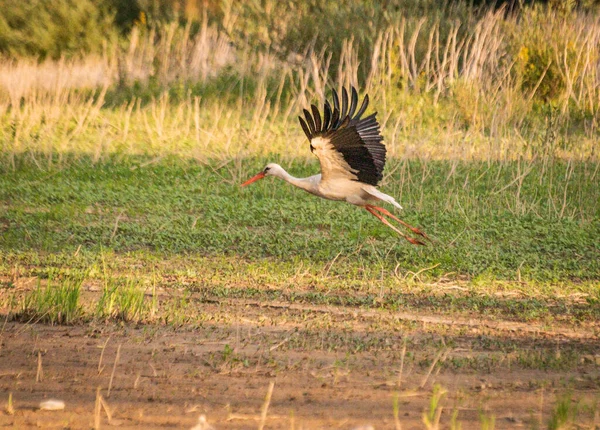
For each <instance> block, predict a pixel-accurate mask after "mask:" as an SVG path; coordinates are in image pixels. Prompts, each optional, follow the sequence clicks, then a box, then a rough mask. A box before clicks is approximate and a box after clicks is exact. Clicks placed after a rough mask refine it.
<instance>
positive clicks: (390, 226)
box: [365, 205, 425, 245]
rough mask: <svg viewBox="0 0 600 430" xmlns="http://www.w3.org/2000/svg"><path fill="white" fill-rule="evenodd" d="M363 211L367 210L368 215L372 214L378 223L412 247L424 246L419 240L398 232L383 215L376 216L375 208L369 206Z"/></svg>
mask: <svg viewBox="0 0 600 430" xmlns="http://www.w3.org/2000/svg"><path fill="white" fill-rule="evenodd" d="M365 209H366V210H368V211H369V212H370V213H372V214H373V215H375V216H376V217H377V218H378V219H379V221H381V222H382V223H384V224H385V225H387V226H388V227H389V228H391V229H392V230H394V231H395V232H396V233H398V234H399V235H400V236H402V237H403V238H404V239H406V240H408V241H409V242H410V243H412V244H413V245H425V244H424V243H423V242H421V241H420V240H417V239H414V238H412V237H410V236H407V235H405V234H404V233H402V232H401V231H400V230H398V229H397V228H396V227H394V226H393V225H392V224H391V223H390V222H389V221H388V220H387V219H385V218H384V217H383V215H380V214H378V213H377V212H376V211H375V206H371V205H367V206H365Z"/></svg>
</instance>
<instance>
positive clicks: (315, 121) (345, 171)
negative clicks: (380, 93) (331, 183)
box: [298, 87, 386, 185]
mask: <svg viewBox="0 0 600 430" xmlns="http://www.w3.org/2000/svg"><path fill="white" fill-rule="evenodd" d="M350 92H351V99H350V101H349V100H348V92H347V91H346V88H342V106H341V109H340V100H339V98H338V95H337V93H336V92H335V90H333V109H332V107H331V105H330V104H329V101H325V106H324V111H323V118H321V114H320V112H319V109H318V108H317V107H316V106H315V105H311V110H312V114H311V112H309V111H307V110H306V109H304V117H305V118H306V120H305V119H303V118H302V117H298V119H299V120H300V125H301V126H302V129H303V130H304V133H305V134H306V137H308V140H309V141H310V150H311V151H312V153H313V154H315V155H316V156H317V157H318V158H319V161H320V163H321V175H322V180H323V181H328V180H331V179H336V178H345V179H352V180H355V181H360V182H364V183H365V184H370V185H377V183H378V182H379V181H380V180H381V178H382V177H383V174H382V172H383V167H384V166H385V154H386V149H385V145H384V144H383V143H382V141H383V137H382V136H381V134H380V133H379V124H378V123H377V119H376V117H375V116H376V113H374V114H371V115H369V116H368V117H366V118H364V119H361V116H362V114H363V113H364V112H365V110H367V106H368V105H369V96H368V95H367V96H365V98H364V100H363V102H362V105H361V107H360V109H359V110H358V112H356V107H357V106H358V94H357V92H356V89H355V88H354V87H352V88H351V91H350ZM349 102H350V103H349Z"/></svg>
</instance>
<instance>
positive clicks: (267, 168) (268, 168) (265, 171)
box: [263, 167, 271, 173]
mask: <svg viewBox="0 0 600 430" xmlns="http://www.w3.org/2000/svg"><path fill="white" fill-rule="evenodd" d="M269 170H271V168H270V167H265V170H264V171H263V172H264V173H267V172H268V171H269Z"/></svg>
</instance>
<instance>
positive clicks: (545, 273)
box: [0, 158, 600, 284]
mask: <svg viewBox="0 0 600 430" xmlns="http://www.w3.org/2000/svg"><path fill="white" fill-rule="evenodd" d="M21 161H22V162H21V163H20V167H19V168H18V169H17V170H16V171H9V170H6V171H3V172H2V175H1V176H0V202H1V204H2V206H3V211H2V216H1V218H0V220H1V223H2V229H3V234H2V236H1V237H0V247H1V249H2V252H3V253H4V254H5V255H8V254H12V253H22V252H26V251H37V252H41V253H59V252H74V251H75V250H77V249H78V248H79V247H82V248H83V249H85V250H90V251H92V252H95V253H98V252H99V251H100V249H101V248H102V247H104V248H106V249H109V250H112V251H114V252H118V253H124V252H136V251H140V250H143V251H148V252H151V253H158V254H167V255H172V254H181V253H184V254H185V253H190V254H199V255H203V256H219V255H235V256H239V257H241V258H243V259H246V260H249V261H261V259H265V258H275V259H277V260H278V261H284V262H285V261H287V262H295V263H296V264H297V263H299V262H300V261H304V262H307V263H309V264H312V263H315V262H319V263H327V262H330V261H332V260H333V259H335V258H336V256H338V259H339V258H342V259H343V262H342V263H338V264H337V265H336V264H335V263H334V268H335V267H336V266H337V268H338V269H336V270H348V271H349V273H347V275H348V276H349V277H352V270H353V268H354V269H356V268H360V269H363V270H364V269H365V268H368V269H370V268H376V269H377V270H385V271H390V270H394V269H396V273H397V274H398V273H399V274H400V275H402V276H404V277H405V278H410V277H412V278H414V277H415V276H414V275H410V272H412V273H413V274H415V273H417V272H419V271H420V270H422V269H426V268H429V269H428V270H427V271H425V272H424V273H422V274H420V275H419V276H418V277H419V278H426V279H427V278H429V279H431V278H434V279H435V278H438V277H440V276H443V275H445V274H449V273H450V274H451V276H453V277H461V276H464V277H468V278H469V279H470V280H471V281H472V282H474V283H477V282H486V281H487V280H489V279H496V280H506V281H523V282H559V283H560V282H570V283H575V284H584V283H586V282H587V281H597V280H598V279H600V244H599V242H598V240H597V238H598V237H600V216H599V214H600V188H599V187H598V186H597V185H596V184H595V183H594V182H592V181H590V176H591V174H592V173H593V172H594V169H595V168H596V167H597V166H596V165H594V164H593V163H585V162H580V163H576V164H573V165H572V166H571V167H572V169H573V171H572V173H571V175H570V179H569V181H568V182H567V181H565V179H564V178H565V175H566V170H567V169H568V168H569V167H567V165H566V163H564V162H559V161H556V162H553V163H552V164H551V165H549V166H544V165H542V163H539V164H531V167H530V168H531V170H530V172H529V174H528V175H527V176H526V177H525V178H524V180H523V183H522V184H518V183H513V182H514V179H515V178H516V177H518V175H519V166H518V163H517V162H514V163H513V162H503V163H500V162H488V163H462V162H458V163H454V164H453V163H452V162H419V161H403V162H400V164H399V165H398V166H394V164H397V163H398V162H394V161H393V160H392V162H391V163H390V165H391V169H392V170H393V169H395V170H396V173H395V174H394V175H393V176H392V177H388V178H387V179H386V181H385V182H386V184H385V186H384V187H382V189H383V191H385V192H388V193H390V194H392V195H394V196H396V197H397V198H398V199H399V201H400V202H401V203H402V204H403V206H404V207H405V208H406V209H405V210H404V211H402V214H401V216H402V217H403V218H404V219H405V220H406V221H407V222H409V223H411V224H414V225H418V226H421V227H422V228H423V230H424V231H426V232H427V233H428V234H429V235H430V236H431V237H432V238H434V240H435V242H434V243H433V244H432V245H429V246H427V247H415V246H409V244H408V243H406V242H404V241H402V240H401V239H400V238H398V236H396V235H395V234H394V233H393V232H392V231H391V230H389V229H388V228H387V227H385V226H384V225H382V224H380V223H379V222H378V221H377V220H376V219H375V218H374V217H372V216H371V215H369V214H368V213H367V212H366V211H364V210H361V209H360V208H356V207H353V206H351V205H348V204H342V203H339V202H330V201H325V200H321V199H317V198H314V197H312V196H310V195H308V194H305V193H303V192H301V191H298V190H294V189H293V188H292V187H291V186H289V185H288V184H285V183H282V182H277V181H276V180H275V179H271V178H269V179H267V180H264V181H261V182H260V183H258V184H256V185H253V186H251V187H248V188H245V189H242V188H240V187H239V186H238V185H237V182H238V180H239V179H238V178H237V177H236V178H233V177H228V176H229V174H228V172H227V171H223V170H215V171H213V170H212V169H210V168H208V167H205V166H202V165H198V164H196V163H193V162H188V161H184V160H179V159H176V158H170V159H165V160H163V161H160V162H158V163H154V164H151V165H149V166H145V167H140V165H141V164H142V163H143V162H144V161H145V160H143V159H138V158H127V159H120V160H119V159H116V158H115V159H113V160H111V161H108V162H106V163H102V164H92V163H91V162H90V161H89V160H86V159H82V160H80V161H77V162H74V163H72V164H71V165H69V166H68V167H66V168H64V169H62V170H54V171H41V170H39V169H37V168H33V166H31V165H29V164H28V163H27V162H26V160H25V159H23V160H21ZM266 162H267V160H266V159H264V160H248V161H247V162H246V163H244V169H243V170H244V172H247V174H248V175H250V174H251V173H254V172H255V171H258V170H259V169H260V168H261V167H262V166H263V165H264V164H265V163H266ZM286 167H288V168H289V169H290V170H291V171H292V172H294V173H295V174H296V175H298V176H301V175H308V174H311V173H314V172H315V171H317V169H318V165H317V164H315V163H310V164H306V165H305V163H298V162H295V163H290V164H289V165H288V166H286ZM395 167H397V168H395ZM521 169H522V166H521ZM544 169H545V171H544ZM434 266H435V267H434ZM368 269H367V270H368Z"/></svg>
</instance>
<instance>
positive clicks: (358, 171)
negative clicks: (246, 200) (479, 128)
mask: <svg viewBox="0 0 600 430" xmlns="http://www.w3.org/2000/svg"><path fill="white" fill-rule="evenodd" d="M348 102H349V100H348V92H347V91H346V88H342V103H341V104H342V105H341V108H340V100H339V98H338V94H337V93H336V91H335V90H333V108H332V107H331V105H330V104H329V101H327V100H326V101H325V106H324V108H323V110H324V114H323V118H321V114H320V112H319V109H318V108H317V107H316V106H315V105H311V110H312V115H311V113H310V112H309V111H308V110H306V109H304V117H305V118H306V120H305V119H303V118H302V117H298V119H299V120H300V125H301V126H302V129H303V130H304V133H305V134H306V137H307V138H308V140H309V142H310V150H311V152H312V153H313V154H315V155H316V156H317V158H318V159H319V162H320V164H321V174H319V175H314V176H310V177H308V178H295V177H293V176H292V175H290V174H289V173H288V172H286V171H285V170H284V169H283V168H282V167H281V166H280V165H279V164H275V163H270V164H268V165H267V166H266V167H265V168H264V170H263V171H262V172H260V173H259V174H257V175H255V176H253V177H252V178H250V179H248V180H247V181H246V182H244V183H243V184H241V186H242V187H245V186H246V185H250V184H251V183H253V182H256V181H258V180H259V179H262V178H264V177H265V176H276V177H278V178H281V179H283V180H284V181H286V182H289V183H290V184H292V185H294V186H296V187H298V188H301V189H303V190H304V191H307V192H309V193H311V194H314V195H315V196H319V197H322V198H325V199H329V200H345V201H347V202H348V203H351V204H353V205H356V206H360V207H363V208H365V209H366V210H367V211H369V212H370V213H371V214H373V215H374V216H376V217H377V218H378V219H379V220H380V221H381V222H383V223H384V224H385V225H387V226H388V227H390V228H392V229H393V230H394V231H395V232H396V233H398V234H400V235H401V236H402V237H404V238H405V239H406V240H408V241H409V242H410V243H412V244H414V245H424V243H423V242H421V241H420V240H417V239H415V238H413V237H410V236H407V235H406V234H404V233H403V232H402V231H400V230H399V229H398V228H396V227H395V226H394V225H392V224H391V223H390V222H389V221H388V219H387V218H385V216H388V217H390V218H391V219H393V220H395V221H397V222H399V223H400V224H401V225H403V226H404V227H406V228H408V229H409V230H411V231H412V232H413V233H415V234H417V235H419V236H422V237H424V238H426V239H428V237H427V235H426V234H425V233H423V232H422V231H421V230H419V229H418V228H416V227H412V226H411V225H409V224H407V223H406V222H404V221H402V220H401V219H399V218H397V217H396V216H394V215H393V214H392V213H390V212H389V211H388V210H386V209H384V208H382V207H379V206H375V205H374V203H375V202H378V201H383V202H386V203H390V204H392V205H394V206H395V207H397V208H398V209H402V206H400V204H398V202H396V200H395V199H394V198H393V197H392V196H388V195H387V194H384V193H382V192H381V191H379V190H378V189H377V188H376V187H377V184H378V183H379V181H381V179H382V178H383V174H382V172H383V168H384V166H385V154H386V149H385V145H384V144H383V142H382V141H383V137H382V136H381V133H380V132H379V123H378V122H377V119H376V117H375V116H376V115H377V114H376V113H373V114H371V115H369V116H367V117H366V118H361V116H362V115H363V113H365V111H366V110H367V106H368V105H369V96H368V95H366V96H365V98H364V100H363V102H362V104H361V106H360V109H358V112H357V111H356V108H357V106H358V94H357V92H356V89H355V88H354V87H352V88H351V98H350V103H348Z"/></svg>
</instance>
